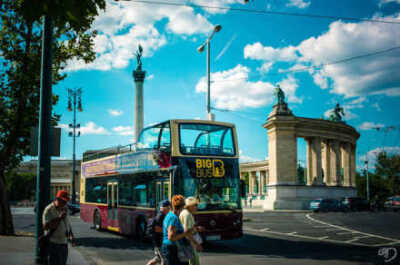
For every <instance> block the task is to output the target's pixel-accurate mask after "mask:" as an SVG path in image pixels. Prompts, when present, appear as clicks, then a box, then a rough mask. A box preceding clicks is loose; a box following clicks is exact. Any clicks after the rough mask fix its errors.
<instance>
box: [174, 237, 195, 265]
mask: <svg viewBox="0 0 400 265" xmlns="http://www.w3.org/2000/svg"><path fill="white" fill-rule="evenodd" d="M176 246H177V247H178V259H179V261H180V262H189V260H191V259H193V258H194V250H193V247H192V245H191V244H190V243H189V241H188V240H187V239H186V238H183V239H181V240H179V241H176Z"/></svg>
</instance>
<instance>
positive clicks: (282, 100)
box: [275, 85, 286, 105]
mask: <svg viewBox="0 0 400 265" xmlns="http://www.w3.org/2000/svg"><path fill="white" fill-rule="evenodd" d="M275 95H276V98H277V99H278V105H283V104H285V103H286V102H285V92H283V90H282V89H281V87H280V85H277V86H276V88H275Z"/></svg>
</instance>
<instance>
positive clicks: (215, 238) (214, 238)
mask: <svg viewBox="0 0 400 265" xmlns="http://www.w3.org/2000/svg"><path fill="white" fill-rule="evenodd" d="M206 240H208V241H214V240H221V235H213V236H206Z"/></svg>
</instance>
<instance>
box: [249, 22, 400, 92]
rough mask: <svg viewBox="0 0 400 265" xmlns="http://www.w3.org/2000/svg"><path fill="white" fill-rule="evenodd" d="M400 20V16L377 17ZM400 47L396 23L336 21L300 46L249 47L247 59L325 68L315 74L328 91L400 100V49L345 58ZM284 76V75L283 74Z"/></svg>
mask: <svg viewBox="0 0 400 265" xmlns="http://www.w3.org/2000/svg"><path fill="white" fill-rule="evenodd" d="M374 18H375V19H384V20H392V21H400V16H399V15H396V16H387V17H379V16H375V17H374ZM398 46H400V31H399V30H398V25H397V24H384V23H372V22H367V21H364V22H359V23H345V22H342V21H335V22H333V23H331V24H330V26H329V29H328V31H327V32H324V33H322V34H320V35H319V36H315V37H310V38H308V39H305V40H304V41H302V42H301V43H300V44H299V45H298V46H295V47H294V46H287V47H279V48H274V47H270V46H263V45H262V44H261V43H259V42H257V43H254V44H248V45H246V47H245V48H244V56H245V58H250V59H256V60H261V61H263V63H265V62H270V61H272V62H289V63H293V64H299V63H301V64H306V65H311V66H316V67H320V70H317V71H316V70H311V71H309V74H310V75H312V76H313V79H314V82H315V83H316V84H317V85H318V86H320V87H321V88H323V89H327V88H328V87H329V89H330V92H331V93H334V94H339V95H344V96H345V97H347V98H350V97H358V96H370V95H379V94H383V95H387V96H400V86H399V85H398V84H399V83H400V72H399V71H397V70H396V69H399V68H400V49H394V50H391V51H390V52H385V53H380V54H377V55H374V56H367V57H364V58H358V59H355V60H351V61H348V62H345V63H337V64H329V63H332V62H335V61H337V60H340V59H345V58H351V57H354V56H358V55H363V54H368V53H373V52H376V51H383V50H387V49H389V48H392V47H398ZM282 72H285V71H282Z"/></svg>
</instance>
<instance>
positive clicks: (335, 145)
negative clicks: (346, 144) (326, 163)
mask: <svg viewBox="0 0 400 265" xmlns="http://www.w3.org/2000/svg"><path fill="white" fill-rule="evenodd" d="M330 152H331V180H332V182H331V183H332V185H340V165H341V163H340V146H339V141H337V140H333V141H332V143H331V145H330Z"/></svg>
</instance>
